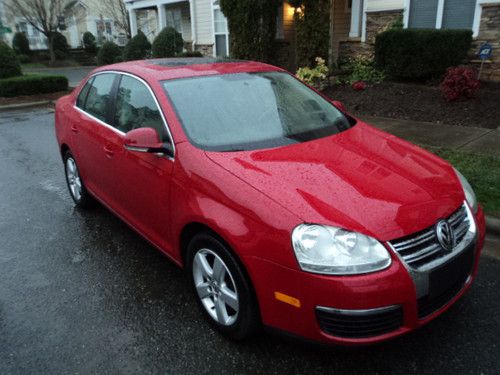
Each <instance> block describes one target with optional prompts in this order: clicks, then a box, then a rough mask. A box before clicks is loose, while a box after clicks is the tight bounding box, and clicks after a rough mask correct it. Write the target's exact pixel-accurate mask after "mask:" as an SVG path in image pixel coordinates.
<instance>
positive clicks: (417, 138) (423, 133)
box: [358, 115, 500, 158]
mask: <svg viewBox="0 0 500 375" xmlns="http://www.w3.org/2000/svg"><path fill="white" fill-rule="evenodd" d="M358 117H359V118H361V119H362V120H363V121H365V122H367V123H368V124H371V125H374V126H376V127H377V128H379V129H382V130H384V131H386V132H388V133H391V134H394V135H396V136H398V137H400V138H403V139H406V140H408V141H410V142H413V143H419V144H424V145H429V146H436V147H444V148H450V149H453V150H463V151H469V152H478V153H482V154H488V155H493V156H496V157H498V158H500V127H499V128H497V129H485V128H474V127H465V126H451V125H444V124H435V123H429V122H418V121H411V120H398V119H391V118H384V117H373V116H366V115H360V116H358ZM499 126H500V120H499Z"/></svg>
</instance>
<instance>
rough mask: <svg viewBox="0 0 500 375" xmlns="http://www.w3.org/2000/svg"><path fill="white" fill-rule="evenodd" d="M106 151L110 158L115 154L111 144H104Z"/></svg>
mask: <svg viewBox="0 0 500 375" xmlns="http://www.w3.org/2000/svg"><path fill="white" fill-rule="evenodd" d="M104 153H105V154H106V156H107V157H108V158H111V157H113V155H114V154H115V152H114V151H113V150H112V149H111V148H110V147H109V146H104Z"/></svg>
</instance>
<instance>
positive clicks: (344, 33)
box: [332, 0, 351, 61]
mask: <svg viewBox="0 0 500 375" xmlns="http://www.w3.org/2000/svg"><path fill="white" fill-rule="evenodd" d="M346 1H347V0H335V1H334V3H333V46H332V47H333V56H334V61H336V60H337V58H338V48H339V42H340V41H344V40H347V39H348V38H349V29H350V27H351V12H350V11H347V10H346Z"/></svg>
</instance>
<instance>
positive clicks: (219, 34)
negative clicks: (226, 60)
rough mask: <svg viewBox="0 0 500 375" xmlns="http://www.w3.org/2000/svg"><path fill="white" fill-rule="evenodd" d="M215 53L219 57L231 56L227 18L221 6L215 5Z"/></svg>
mask: <svg viewBox="0 0 500 375" xmlns="http://www.w3.org/2000/svg"><path fill="white" fill-rule="evenodd" d="M214 39H215V49H214V55H215V56H217V57H224V56H229V31H228V27H227V20H226V17H225V16H224V14H223V13H222V11H221V10H220V8H219V7H218V6H216V5H214Z"/></svg>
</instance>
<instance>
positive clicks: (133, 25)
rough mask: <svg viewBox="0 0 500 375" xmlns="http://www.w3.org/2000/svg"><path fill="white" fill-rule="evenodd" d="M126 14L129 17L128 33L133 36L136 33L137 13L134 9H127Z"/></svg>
mask: <svg viewBox="0 0 500 375" xmlns="http://www.w3.org/2000/svg"><path fill="white" fill-rule="evenodd" d="M128 16H129V19H130V34H131V36H132V37H134V36H136V35H137V14H136V12H135V9H129V10H128Z"/></svg>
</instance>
